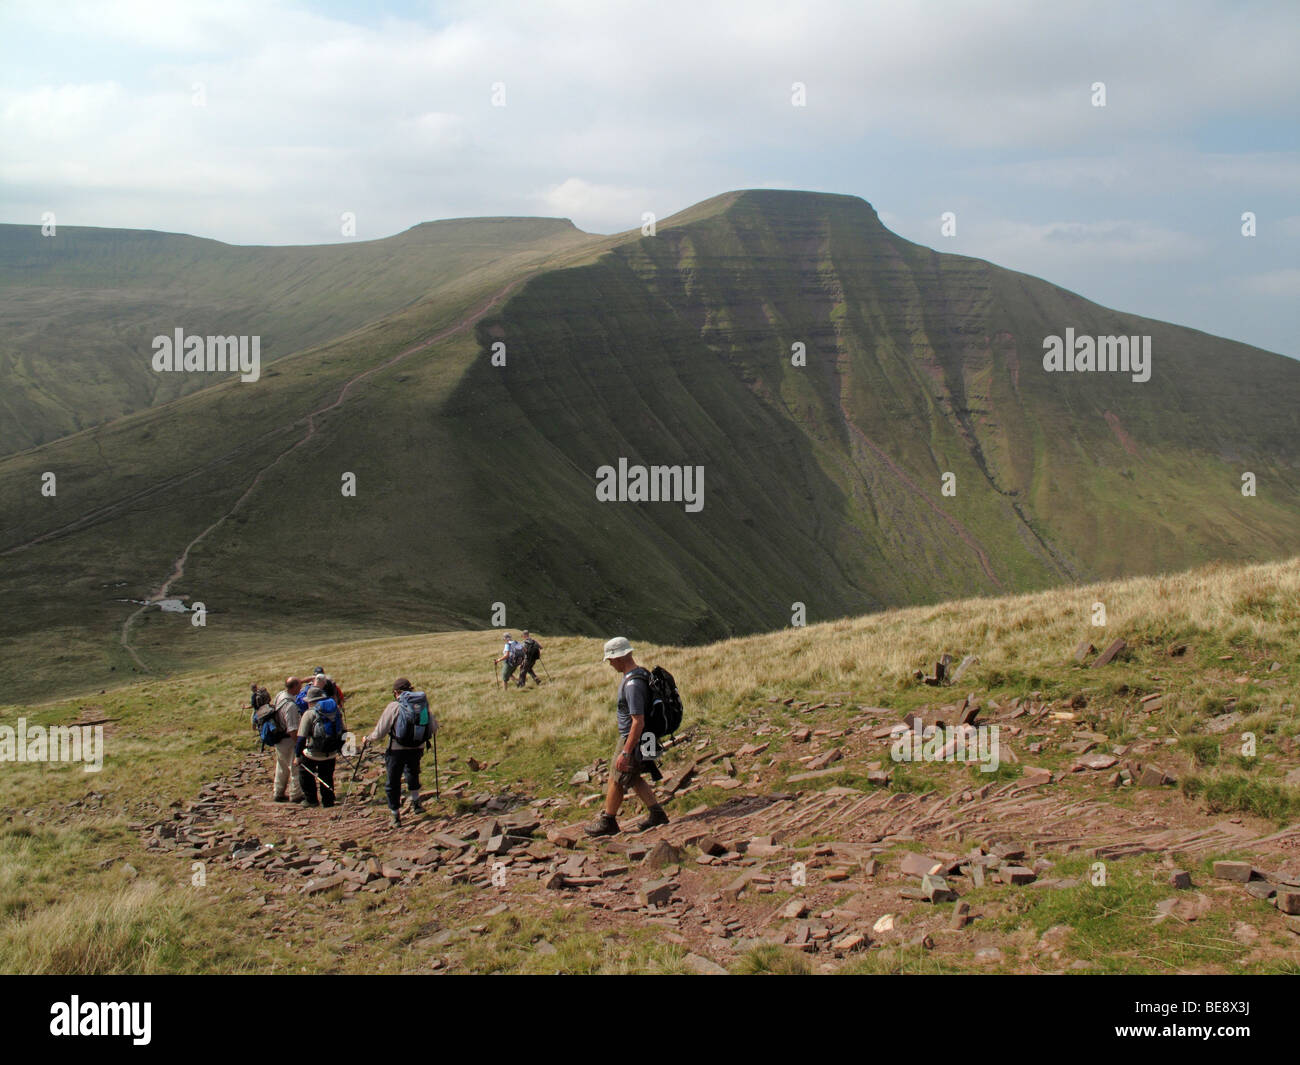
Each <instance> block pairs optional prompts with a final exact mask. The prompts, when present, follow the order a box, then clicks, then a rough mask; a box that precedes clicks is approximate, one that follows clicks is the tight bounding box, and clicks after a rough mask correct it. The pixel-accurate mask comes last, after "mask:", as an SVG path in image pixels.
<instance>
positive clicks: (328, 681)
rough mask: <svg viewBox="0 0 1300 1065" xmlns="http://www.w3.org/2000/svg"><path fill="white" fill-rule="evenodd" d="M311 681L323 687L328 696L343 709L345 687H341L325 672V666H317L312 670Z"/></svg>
mask: <svg viewBox="0 0 1300 1065" xmlns="http://www.w3.org/2000/svg"><path fill="white" fill-rule="evenodd" d="M311 683H312V684H315V685H316V686H317V687H318V688H321V689H323V690H324V692H325V695H326V697H327V698H330V699H333V700H334V701H335V702H336V703H338V704H339V709H340V710H342V709H343V705H344V698H343V689H342V688H340V687H339V685H338V682H337V681H336V680H335V679H334V678H333V677H331V676H330V675H329V674H328V673H326V672H325V667H324V666H317V667H316V668H315V669H314V670H312V678H311Z"/></svg>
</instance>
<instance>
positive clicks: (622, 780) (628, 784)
mask: <svg viewBox="0 0 1300 1065" xmlns="http://www.w3.org/2000/svg"><path fill="white" fill-rule="evenodd" d="M626 742H627V737H624V738H623V739H622V740H620V741H619V744H618V746H617V747H615V748H614V754H613V757H611V758H610V760H609V771H610V773H611V774H612V775H613V777H614V782H615V783H616V784H618V786H619V787H620V788H622V789H623V790H624V791H629V790H630V789H631V788H632V786H633V785H634V784H635V783H636V782H637V781H638V780H640V779H641V776H642V774H644V773H645V771H646V766H647V764H648V763H647V762H646V761H645V760H644V759H643V758H642V757H641V750H640V748H638V749H637V750H635V751H633V752H632V755H631V759H632V768H631V769H629V770H628V771H627V772H626V773H620V772H618V771H617V770H616V769H615V768H614V765H615V763H616V762H617V761H618V756H619V755H620V754H622V753H623V744H624V743H626Z"/></svg>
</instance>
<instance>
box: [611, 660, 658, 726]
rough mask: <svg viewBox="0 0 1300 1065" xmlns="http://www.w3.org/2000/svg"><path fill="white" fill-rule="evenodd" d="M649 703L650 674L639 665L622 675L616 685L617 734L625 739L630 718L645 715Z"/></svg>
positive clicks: (630, 723) (630, 721) (630, 724)
mask: <svg viewBox="0 0 1300 1065" xmlns="http://www.w3.org/2000/svg"><path fill="white" fill-rule="evenodd" d="M649 705H650V674H649V673H648V672H647V671H646V670H645V669H643V668H642V667H641V666H637V667H636V669H634V670H632V672H631V673H625V674H624V675H623V680H622V683H620V684H619V686H618V734H619V736H620V737H621V738H622V739H627V736H628V733H629V732H631V731H632V718H634V717H645V712H646V708H647V707H648V706H649Z"/></svg>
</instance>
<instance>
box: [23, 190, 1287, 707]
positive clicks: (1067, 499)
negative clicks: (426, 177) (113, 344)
mask: <svg viewBox="0 0 1300 1065" xmlns="http://www.w3.org/2000/svg"><path fill="white" fill-rule="evenodd" d="M501 224H502V223H501V222H500V221H487V220H485V221H481V222H475V221H463V222H459V223H455V224H454V227H455V228H454V239H453V232H452V231H451V230H448V231H446V232H445V233H444V232H442V231H441V230H439V226H442V225H444V224H440V223H439V224H434V225H432V226H430V227H428V233H427V237H428V245H427V247H424V248H423V250H422V252H421V257H422V258H421V262H427V263H433V262H437V263H440V264H442V265H440V266H439V267H438V271H439V272H438V274H437V276H438V280H439V281H440V282H441V283H440V284H438V285H437V286H435V285H430V286H429V287H428V288H427V289H426V290H425V294H424V295H423V296H422V297H421V298H419V299H417V300H416V301H415V302H414V303H411V304H409V305H406V306H402V307H401V308H400V309H396V310H392V311H390V312H389V313H387V314H385V315H384V316H382V317H381V318H379V319H377V320H375V321H373V322H372V323H371V324H369V325H367V326H365V327H359V328H357V329H355V330H353V331H352V332H351V333H349V334H347V335H336V336H334V337H333V338H331V339H329V340H328V341H326V342H323V343H320V344H319V345H318V346H317V347H314V348H310V349H309V350H305V351H301V352H299V353H297V354H295V355H293V356H292V357H282V358H280V359H278V360H277V361H276V362H275V363H274V365H273V366H271V367H270V368H269V369H267V370H265V371H264V373H263V375H262V377H261V378H260V379H259V380H258V381H257V382H254V383H241V382H239V381H237V380H230V381H226V382H224V383H221V384H218V385H216V386H214V387H210V388H207V389H204V390H202V391H198V392H195V393H193V394H190V395H186V396H182V397H179V398H176V399H172V400H169V401H167V402H163V403H160V404H158V405H155V406H153V407H151V408H149V409H147V410H140V411H137V412H136V413H133V414H129V415H126V416H124V417H120V418H116V419H114V420H112V421H108V422H105V423H103V424H101V425H99V426H97V427H96V428H94V429H91V430H88V431H84V432H81V433H78V434H75V435H72V436H68V437H65V438H62V439H59V440H56V441H53V442H51V443H49V444H46V445H43V446H41V447H39V448H35V449H32V450H28V451H26V452H23V453H21V454H16V455H11V456H9V457H8V458H6V459H4V460H3V461H0V501H3V502H4V504H5V506H4V517H3V519H0V590H2V591H3V592H4V594H5V595H6V601H7V602H8V603H10V604H11V605H12V607H13V609H11V610H9V611H6V614H5V617H4V619H3V620H2V621H0V657H3V659H4V660H5V661H7V662H18V661H23V662H25V663H26V664H27V665H26V668H25V670H24V671H23V675H22V676H15V677H12V678H4V680H5V682H6V683H9V684H11V685H14V686H16V687H17V689H18V690H26V691H34V692H50V691H58V690H71V689H70V687H69V685H70V684H71V682H70V681H69V679H68V675H69V674H70V673H71V674H76V675H78V676H79V677H81V678H82V680H83V683H81V684H80V686H81V687H84V686H85V685H84V679H85V678H91V677H93V678H96V679H100V680H102V679H104V678H112V677H115V676H116V677H121V676H122V675H123V674H129V673H131V672H132V671H139V670H141V669H146V668H147V669H149V670H152V671H165V670H171V669H176V668H180V667H181V666H193V665H195V664H196V663H202V662H215V661H219V660H221V658H222V657H223V656H226V655H229V654H230V653H232V652H233V651H236V650H239V649H241V648H246V647H249V646H254V645H256V646H258V647H260V648H274V647H277V646H285V647H287V646H290V645H301V644H302V643H303V642H304V641H305V640H325V639H335V638H340V637H342V636H347V637H348V638H356V637H360V636H365V635H381V634H391V633H399V632H412V631H429V630H432V629H440V628H480V627H484V626H487V625H491V624H495V623H496V618H494V614H497V615H498V616H499V611H500V610H501V607H498V606H497V604H502V605H503V607H504V610H505V623H506V624H507V625H512V626H517V625H521V624H528V625H531V627H533V628H535V629H538V630H542V631H552V632H554V631H565V632H573V633H583V634H598V633H610V632H613V631H621V632H626V633H627V634H629V635H631V636H633V637H634V638H643V639H645V638H648V639H653V640H655V641H679V642H702V641H706V640H717V639H722V638H725V637H727V636H731V635H737V634H741V633H748V632H754V631H764V630H770V629H776V628H781V627H784V626H788V625H789V624H790V623H791V620H792V616H793V615H794V614H795V612H796V610H797V609H798V607H797V604H802V609H803V612H804V614H805V615H806V617H807V619H808V620H810V621H813V620H823V619H827V618H834V617H839V616H843V615H847V614H855V613H863V612H867V611H873V610H878V609H881V608H883V607H886V606H891V605H899V604H918V603H936V602H940V601H942V600H945V599H949V598H956V597H965V596H981V595H998V594H1006V593H1011V592H1017V591H1027V590H1031V589H1035V588H1042V587H1047V586H1051V585H1059V584H1063V583H1071V582H1077V581H1084V580H1093V579H1099V578H1109V577H1117V576H1121V575H1131V574H1142V573H1153V572H1159V571H1164V570H1169V569H1176V568H1182V567H1185V566H1190V565H1194V564H1198V563H1201V562H1204V561H1208V560H1211V559H1218V558H1229V559H1238V560H1261V559H1275V558H1281V557H1285V556H1287V555H1289V554H1293V553H1294V550H1295V546H1296V544H1297V542H1300V538H1298V537H1297V532H1300V474H1298V470H1297V460H1298V459H1300V444H1297V440H1300V404H1298V402H1297V401H1300V363H1296V362H1294V361H1292V360H1290V359H1287V358H1284V357H1282V356H1280V355H1275V354H1271V353H1268V352H1264V351H1261V350H1259V349H1256V348H1252V347H1249V346H1247V345H1243V344H1237V343H1234V342H1232V341H1228V340H1223V339H1220V338H1215V337H1211V336H1208V335H1206V334H1203V333H1199V332H1197V331H1195V330H1190V329H1185V328H1182V327H1178V326H1173V325H1169V324H1166V323H1161V322H1157V321H1153V320H1150V319H1145V318H1140V317H1138V316H1135V315H1131V314H1123V313H1120V312H1116V311H1112V310H1108V309H1107V308H1104V307H1100V306H1098V305H1096V304H1093V303H1090V302H1089V301H1087V300H1084V299H1082V298H1081V297H1079V296H1077V295H1075V294H1073V293H1070V292H1067V291H1065V290H1063V289H1060V288H1057V287H1055V286H1053V285H1050V284H1048V283H1047V282H1045V281H1040V280H1038V279H1036V278H1032V277H1029V276H1026V275H1023V274H1018V273H1015V272H1012V271H1008V270H1004V269H1001V268H999V267H996V266H994V265H992V264H990V263H987V262H983V261H981V260H976V259H971V258H967V257H963V256H955V255H946V254H941V253H938V252H935V251H933V250H931V249H928V248H924V247H921V246H919V245H916V244H912V243H911V242H909V241H906V240H903V239H902V238H900V237H899V236H897V235H896V234H894V233H891V232H890V231H889V230H888V229H886V228H885V227H884V226H883V225H882V224H881V222H880V220H879V218H878V217H877V215H876V213H875V211H874V209H873V208H872V207H871V206H870V205H869V204H867V203H866V202H865V201H863V200H861V199H858V198H856V197H849V196H833V195H823V194H813V193H801V192H781V191H767V190H763V191H748V192H737V193H730V194H726V195H724V196H720V197H716V198H714V199H712V200H709V201H706V202H704V203H702V204H699V205H696V206H695V207H693V208H691V209H690V210H689V211H686V212H683V213H682V214H680V215H678V216H675V217H673V218H670V219H666V220H664V221H661V222H660V223H659V225H658V229H657V232H656V233H655V234H654V235H653V236H643V235H642V234H641V233H640V232H639V231H633V232H630V233H625V234H619V235H615V236H611V237H594V236H590V235H584V234H579V233H577V231H576V230H572V229H571V228H560V229H556V227H557V226H560V227H563V224H562V223H544V222H541V221H539V222H538V225H539V226H550V227H551V228H550V229H542V230H541V231H539V232H532V233H531V235H530V237H529V238H528V239H527V240H523V241H521V242H511V241H505V242H502V241H500V240H498V239H496V237H495V234H496V232H497V229H498V227H499V226H500V225H501ZM514 224H519V225H523V224H524V223H518V222H516V223H514ZM445 225H449V226H450V225H452V224H450V223H449V224H445ZM421 228H423V227H421ZM412 232H413V233H414V232H416V231H412ZM178 239H181V238H178ZM404 239H411V238H410V237H409V235H406V234H404V235H403V236H402V237H398V238H392V240H393V241H402V240H404ZM440 242H441V243H445V244H446V260H445V262H444V260H443V258H442V253H441V252H440V251H439V247H440ZM375 243H376V244H378V245H384V244H387V243H388V242H375ZM503 244H504V246H503ZM258 250H259V251H268V249H258ZM376 255H377V261H378V260H383V259H384V256H383V255H382V254H379V253H376ZM446 262H455V263H459V264H461V265H459V266H456V267H454V268H453V267H449V266H446ZM465 262H473V263H474V264H475V265H474V268H473V269H466V268H465V267H464V265H463V264H464V263H465ZM422 268H424V267H422ZM79 269H80V270H84V272H85V274H86V278H80V279H78V280H77V284H79V285H82V286H89V285H90V284H91V281H90V280H88V279H87V278H89V277H91V276H92V275H93V274H94V272H95V271H94V266H93V264H87V265H85V266H84V267H79ZM268 269H269V267H268ZM428 269H430V270H431V271H432V270H433V268H428ZM150 270H152V271H154V273H155V275H156V274H157V273H158V272H160V271H161V268H158V267H150ZM186 276H187V275H186V274H185V273H181V274H180V275H179V278H180V279H179V280H178V282H177V284H178V286H179V287H178V290H177V291H178V293H179V295H178V296H177V298H178V299H181V298H183V299H187V300H194V301H201V299H202V294H201V292H200V291H199V290H197V289H191V288H190V287H189V282H188V281H186V280H185V278H186ZM279 283H280V279H279V276H278V275H277V274H275V273H274V271H272V272H271V273H269V274H268V275H267V277H266V278H265V279H264V280H263V282H262V284H261V285H260V288H261V289H262V290H263V291H264V292H274V291H278V289H277V288H276V284H279ZM320 283H321V284H322V285H323V286H326V287H328V286H327V285H326V283H325V282H324V281H321V282H320ZM344 287H346V286H344ZM322 291H323V289H322ZM322 298H324V297H322ZM330 298H332V297H330ZM339 299H340V300H341V301H343V302H346V301H347V299H351V297H347V298H346V299H345V297H344V296H343V295H342V294H340V296H339ZM359 302H360V301H359ZM265 313H267V314H270V313H272V312H271V311H270V310H266V311H265ZM231 321H232V318H231V316H230V315H227V316H226V317H224V318H223V319H222V324H221V328H222V332H228V333H247V332H250V328H249V327H247V326H245V325H244V323H243V321H242V320H239V319H237V318H236V319H234V321H235V324H234V325H231V324H230V323H231ZM1069 330H1072V331H1073V334H1072V335H1074V336H1080V337H1083V336H1087V337H1109V336H1124V337H1139V338H1140V337H1149V338H1150V350H1151V358H1150V365H1149V367H1148V369H1149V378H1148V379H1146V380H1141V381H1135V380H1134V379H1133V378H1134V376H1135V375H1134V374H1133V373H1123V374H1121V373H1097V372H1073V373H1066V372H1062V373H1048V372H1046V371H1045V370H1044V362H1043V359H1044V343H1045V339H1046V338H1049V337H1053V336H1056V337H1062V338H1064V337H1067V336H1068V335H1071V334H1069V333H1067V331H1069ZM195 331H197V327H196V328H195ZM500 345H503V346H504V347H503V348H502V347H500ZM795 345H803V349H802V350H803V352H804V364H803V365H796V364H795V361H796V360H792V355H793V354H794V353H795V352H797V351H798V349H797V348H795ZM132 350H133V351H134V352H135V354H134V355H133V356H132V357H133V358H134V359H135V360H136V361H137V363H138V364H140V365H144V361H145V357H146V356H147V353H148V352H147V346H146V348H145V350H144V351H143V352H141V351H140V350H138V349H136V348H132ZM494 352H495V353H496V355H497V359H496V360H495V361H496V362H499V361H500V355H501V353H502V352H504V357H505V359H504V365H497V364H494ZM620 461H622V462H623V463H624V464H625V465H628V466H638V465H641V466H661V465H662V466H680V467H683V468H684V469H685V468H690V469H691V470H694V469H695V468H696V467H700V468H701V469H702V478H703V489H704V490H703V496H702V504H703V505H702V507H700V508H699V509H695V510H693V509H688V506H687V505H686V504H685V503H684V502H675V503H674V502H657V503H646V502H641V503H637V502H602V501H600V500H599V499H598V498H597V490H596V489H597V484H598V481H599V480H600V479H601V476H602V475H601V474H600V473H599V471H600V470H601V468H602V467H614V468H618V467H619V465H620ZM46 471H52V472H56V474H57V476H58V486H59V487H58V494H57V496H56V497H54V498H46V497H43V496H41V494H40V492H39V485H40V483H41V475H42V473H44V472H46ZM1246 473H1249V474H1253V475H1254V477H1255V482H1256V485H1257V494H1255V495H1253V496H1247V495H1243V492H1242V475H1243V474H1246ZM348 474H351V475H353V476H354V478H355V485H356V490H355V495H345V494H343V486H344V485H345V484H346V483H347V478H346V475H348ZM945 475H951V476H945ZM945 486H946V488H945ZM163 594H166V595H168V596H180V597H183V598H187V599H189V600H191V601H200V602H203V603H204V605H205V608H206V611H207V614H206V624H205V625H203V626H195V625H192V624H191V623H190V622H191V619H190V618H188V617H186V616H185V615H184V614H171V613H164V612H162V611H159V610H158V609H156V608H150V609H147V610H141V609H140V608H139V607H138V605H135V604H132V603H130V602H122V601H121V600H142V599H144V598H146V597H148V596H160V595H163ZM488 650H490V649H485V657H486V655H487V651H488ZM752 668H760V665H759V664H753V666H752ZM77 686H78V685H75V684H71V687H73V688H75V687H77Z"/></svg>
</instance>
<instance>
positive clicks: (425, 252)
mask: <svg viewBox="0 0 1300 1065" xmlns="http://www.w3.org/2000/svg"><path fill="white" fill-rule="evenodd" d="M592 239H594V238H591V237H589V236H588V235H586V234H583V233H581V232H580V231H578V230H577V229H575V228H574V227H573V225H572V223H570V222H568V221H567V220H564V219H558V218H501V219H457V220H452V221H447V222H432V223H426V224H424V225H420V226H415V227H414V228H412V229H410V230H408V231H407V232H405V233H401V234H399V235H397V236H395V237H390V238H387V239H385V240H371V241H360V242H357V243H352V244H330V245H320V246H314V247H235V246H232V245H229V244H222V243H220V242H219V241H215V240H204V239H201V238H199V237H190V236H184V235H181V234H176V233H154V232H147V231H140V230H125V229H95V228H88V227H81V226H67V227H60V228H59V229H58V230H57V231H56V233H55V234H54V235H53V236H49V237H45V236H42V235H41V230H40V227H39V226H18V225H0V379H3V380H4V381H5V384H6V388H5V389H4V392H3V394H0V454H6V453H8V452H11V451H16V450H19V449H21V448H27V447H31V446H34V445H38V444H42V443H46V442H48V441H50V440H54V439H56V438H57V437H60V436H63V435H66V434H67V433H71V432H76V431H77V430H79V429H83V428H87V427H89V426H92V425H98V424H100V423H102V422H106V421H110V420H111V419H113V418H115V417H118V416H120V415H122V414H127V413H130V412H131V411H135V410H141V409H144V408H146V407H149V406H153V405H157V404H160V403H165V402H167V401H168V400H171V399H175V398H176V397H178V396H181V395H185V394H188V393H190V392H194V391H196V390H198V389H200V388H204V387H207V386H210V385H212V384H213V383H215V382H216V381H217V380H219V378H220V377H221V376H224V375H221V374H206V373H186V374H175V373H174V374H162V375H160V374H157V373H155V372H154V371H153V370H152V368H151V366H150V358H151V356H152V353H153V348H152V347H151V342H152V340H153V338H154V337H155V336H158V335H165V336H169V337H170V336H172V335H173V332H174V330H175V329H177V328H180V329H183V330H184V331H185V333H186V334H187V335H188V334H194V335H203V336H206V335H209V334H212V335H221V336H225V335H229V334H244V335H248V336H260V337H261V359H262V363H263V365H265V364H267V363H270V362H272V361H274V360H276V359H278V358H281V357H282V356H284V355H287V354H290V353H291V352H294V351H300V350H302V349H304V348H308V347H312V346H314V345H316V344H320V343H323V342H325V341H327V340H330V339H332V338H334V337H338V336H342V335H343V334H346V333H349V332H351V331H352V330H354V329H356V328H358V327H359V326H362V325H364V324H365V323H367V322H372V321H375V320H376V319H379V318H382V317H383V316H384V315H386V314H389V313H391V312H393V311H396V310H398V309H400V308H402V307H405V306H407V305H409V304H411V303H413V302H414V301H415V300H417V299H420V298H421V297H424V296H426V295H428V294H429V293H431V292H433V291H435V290H437V289H438V288H439V287H440V286H441V285H444V284H446V283H447V282H449V281H453V280H456V279H459V278H461V277H463V276H464V275H465V274H467V273H470V272H472V271H474V270H475V269H481V268H482V267H483V266H484V265H485V264H487V263H490V262H495V261H497V260H499V259H501V258H503V257H506V256H510V255H514V254H520V253H523V254H525V255H526V254H529V253H532V254H536V253H537V252H538V251H542V250H545V251H548V252H549V251H552V250H555V249H557V248H561V247H564V246H566V245H570V244H580V243H583V242H589V241H591V240H592Z"/></svg>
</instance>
